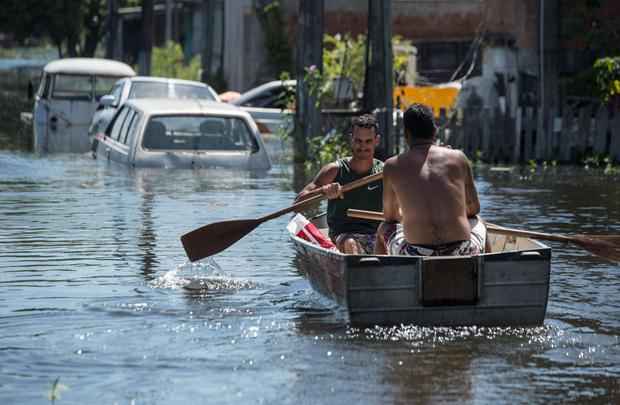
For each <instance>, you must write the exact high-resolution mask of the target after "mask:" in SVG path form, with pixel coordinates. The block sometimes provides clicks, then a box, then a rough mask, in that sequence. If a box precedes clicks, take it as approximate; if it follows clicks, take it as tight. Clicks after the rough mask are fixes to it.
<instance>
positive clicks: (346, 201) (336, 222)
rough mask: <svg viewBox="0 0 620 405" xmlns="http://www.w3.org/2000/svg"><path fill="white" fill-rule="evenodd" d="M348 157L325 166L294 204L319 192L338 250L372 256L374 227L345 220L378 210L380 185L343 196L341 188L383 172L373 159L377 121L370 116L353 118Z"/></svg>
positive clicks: (380, 195)
mask: <svg viewBox="0 0 620 405" xmlns="http://www.w3.org/2000/svg"><path fill="white" fill-rule="evenodd" d="M351 126H352V133H351V152H352V153H351V157H346V158H343V159H338V160H337V161H335V162H332V163H329V164H327V165H325V166H324V167H323V168H321V170H320V171H319V173H318V174H317V176H316V177H315V178H314V180H312V181H311V182H310V183H309V184H308V185H306V187H304V188H303V190H301V192H300V193H299V195H298V196H297V198H296V199H295V202H299V201H303V200H304V199H306V198H308V197H310V196H311V195H314V194H315V193H312V194H310V195H309V193H311V192H312V191H314V190H317V189H319V188H321V192H322V193H323V194H325V195H326V196H327V198H328V199H329V200H328V201H327V224H328V225H329V236H330V238H331V239H332V241H333V242H334V243H335V244H336V247H337V248H338V250H340V251H341V252H343V253H349V254H364V253H372V252H373V250H374V245H375V235H376V231H377V223H376V222H374V221H369V220H363V219H355V218H350V217H348V216H347V209H348V208H355V209H362V210H379V211H380V210H381V209H382V196H383V183H382V182H381V181H376V182H372V183H370V184H368V185H367V186H365V187H360V188H358V189H355V190H351V191H349V192H347V193H345V194H342V191H341V185H345V184H347V183H350V182H352V181H354V180H357V179H361V178H362V177H366V176H369V175H371V174H375V173H379V172H381V171H382V170H383V162H381V161H380V160H377V159H375V158H374V155H375V148H376V147H377V145H378V144H379V135H378V134H377V120H376V118H375V116H374V115H372V114H365V115H361V116H359V117H354V118H353V119H352V122H351Z"/></svg>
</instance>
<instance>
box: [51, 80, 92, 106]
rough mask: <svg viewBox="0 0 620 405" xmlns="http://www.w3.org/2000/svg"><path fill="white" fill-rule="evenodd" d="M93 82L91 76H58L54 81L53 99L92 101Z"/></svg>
mask: <svg viewBox="0 0 620 405" xmlns="http://www.w3.org/2000/svg"><path fill="white" fill-rule="evenodd" d="M92 93H93V80H92V78H91V77H90V76H84V75H65V74H58V75H56V78H55V80H54V90H53V93H52V97H53V98H61V99H72V100H87V101H88V100H91V97H92Z"/></svg>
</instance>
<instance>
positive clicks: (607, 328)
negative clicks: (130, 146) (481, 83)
mask: <svg viewBox="0 0 620 405" xmlns="http://www.w3.org/2000/svg"><path fill="white" fill-rule="evenodd" d="M292 172H293V170H292V168H291V167H290V166H287V165H279V166H276V167H275V168H274V169H273V170H271V171H270V172H269V173H267V174H261V173H247V172H235V171H222V170H216V169H213V170H202V171H176V170H131V169H127V168H124V167H121V166H117V165H114V164H108V163H106V162H101V161H95V160H92V159H91V158H90V157H89V156H88V155H55V156H48V157H45V156H37V155H33V154H28V153H21V152H9V151H5V152H2V151H0V404H42V403H56V404H86V403H88V404H195V403H209V404H242V403H243V404H246V403H247V404H306V403H307V404H341V403H351V404H353V403H364V404H390V403H399V404H404V403H435V402H439V403H447V402H458V403H524V404H525V403H527V404H531V403H548V402H563V403H565V402H569V403H570V402H574V403H584V402H591V403H618V402H619V401H620V340H619V337H620V300H619V298H618V297H619V294H618V291H619V290H620V268H619V267H618V265H617V264H613V263H610V262H607V261H605V260H602V259H599V258H596V257H592V256H591V255H589V254H588V253H587V252H584V251H582V250H579V249H578V248H575V247H573V246H566V245H560V244H552V246H553V248H554V250H553V262H552V275H551V289H550V297H549V305H548V309H547V317H546V320H545V323H544V325H542V326H540V327H535V328H420V327H415V326H411V325H408V326H401V327H395V328H370V329H363V330H362V329H356V328H351V327H349V326H348V325H347V324H346V322H345V318H344V316H343V314H342V312H341V311H340V310H338V309H337V308H335V307H334V306H333V305H332V304H331V303H330V302H329V301H327V300H325V299H324V298H322V297H321V296H319V295H317V294H316V293H315V292H313V291H312V290H311V288H310V286H309V284H308V282H307V281H306V280H304V279H303V278H302V277H301V276H300V274H299V273H298V271H297V270H296V268H295V267H294V265H293V263H294V251H293V246H292V244H291V242H290V241H289V239H288V235H287V232H286V230H285V225H286V222H287V219H288V216H285V217H281V218H278V219H274V220H272V221H269V222H267V223H264V224H263V225H261V226H260V227H259V228H257V229H256V230H254V231H253V232H252V233H251V234H249V235H248V236H247V237H246V238H244V239H242V240H241V241H240V242H238V243H236V244H235V245H233V246H232V247H230V248H229V249H227V250H225V251H224V252H222V253H220V254H218V255H216V256H215V257H214V258H212V259H210V260H205V261H203V262H200V263H199V264H194V265H191V264H189V263H188V262H187V261H186V258H185V255H184V252H183V249H182V246H181V243H180V241H179V236H180V235H181V234H183V233H185V232H187V231H189V230H191V229H194V228H196V227H198V226H201V225H204V224H207V223H210V222H215V221H220V220H226V219H234V218H256V217H259V216H262V215H264V214H267V213H271V212H274V211H276V210H278V209H280V208H284V207H286V206H288V205H290V204H291V200H292V198H293V196H294V192H293V190H292V178H293V175H292ZM618 180H619V179H618V177H617V176H612V175H604V174H603V173H602V172H601V171H597V170H590V171H586V170H584V169H582V168H549V169H547V170H544V171H543V170H542V169H540V168H539V169H538V170H537V171H536V172H535V173H530V172H529V169H528V168H514V169H513V170H511V171H502V170H495V169H491V168H488V167H486V168H485V167H482V168H479V169H478V170H477V171H476V181H477V184H478V188H479V192H480V196H481V201H482V210H483V213H484V215H485V216H486V217H487V219H489V220H491V221H493V222H495V223H498V224H502V225H506V226H513V227H518V228H523V229H528V230H538V231H544V232H550V233H557V232H565V233H620V187H619V186H618V184H619V183H618Z"/></svg>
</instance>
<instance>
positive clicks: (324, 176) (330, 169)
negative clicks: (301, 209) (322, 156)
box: [295, 162, 339, 203]
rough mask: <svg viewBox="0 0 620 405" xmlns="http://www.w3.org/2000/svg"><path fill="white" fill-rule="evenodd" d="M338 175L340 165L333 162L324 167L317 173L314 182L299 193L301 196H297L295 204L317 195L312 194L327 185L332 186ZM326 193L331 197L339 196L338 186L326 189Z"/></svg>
mask: <svg viewBox="0 0 620 405" xmlns="http://www.w3.org/2000/svg"><path fill="white" fill-rule="evenodd" d="M337 175H338V164H337V163H335V162H332V163H329V164H327V165H325V166H323V167H322V168H321V170H319V172H318V173H317V175H316V177H315V178H314V180H312V181H311V182H310V183H308V184H307V185H306V186H305V187H304V188H303V189H302V190H301V191H300V192H299V194H297V197H296V198H295V203H298V202H301V201H303V200H305V199H306V198H310V197H311V196H313V195H316V193H312V192H313V191H315V190H317V189H319V188H321V187H323V186H325V185H328V184H332V183H333V182H334V180H335V179H336V176H337ZM336 189H338V190H336ZM329 191H331V192H332V193H329ZM324 192H325V194H326V195H327V196H328V197H329V196H330V194H333V193H336V194H337V193H338V192H339V187H337V186H335V187H329V190H328V189H327V188H326V189H324ZM310 193H312V194H310Z"/></svg>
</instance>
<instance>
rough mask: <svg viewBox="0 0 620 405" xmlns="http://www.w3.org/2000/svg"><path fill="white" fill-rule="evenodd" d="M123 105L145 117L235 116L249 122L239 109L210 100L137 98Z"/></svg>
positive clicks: (249, 118)
mask: <svg viewBox="0 0 620 405" xmlns="http://www.w3.org/2000/svg"><path fill="white" fill-rule="evenodd" d="M125 105H128V106H132V107H133V108H135V109H137V110H140V111H142V112H143V113H144V114H145V115H158V114H162V115H166V114H180V115H182V114H215V115H230V116H236V117H241V118H245V119H247V120H250V121H251V117H250V114H248V113H247V112H245V111H243V110H242V109H240V108H239V107H237V106H233V105H230V104H226V103H220V102H217V101H210V100H197V99H171V98H138V99H131V100H127V101H126V102H125Z"/></svg>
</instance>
